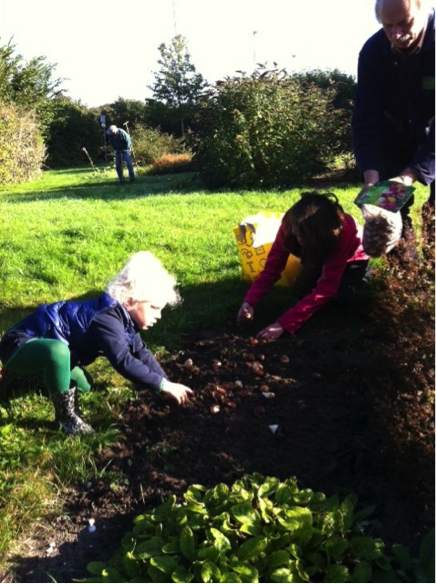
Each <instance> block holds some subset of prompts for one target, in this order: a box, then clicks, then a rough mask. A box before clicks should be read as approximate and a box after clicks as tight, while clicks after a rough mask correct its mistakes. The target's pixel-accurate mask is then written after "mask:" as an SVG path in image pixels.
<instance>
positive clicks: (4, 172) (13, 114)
mask: <svg viewBox="0 0 436 584" xmlns="http://www.w3.org/2000/svg"><path fill="white" fill-rule="evenodd" d="M44 154H45V148H44V142H43V140H42V137H41V133H40V130H39V127H38V122H37V119H36V115H35V113H34V112H33V111H31V110H26V109H24V108H21V107H19V106H17V105H15V104H14V103H7V104H6V103H3V102H0V184H11V183H20V182H25V181H28V180H31V179H33V178H35V177H37V176H38V175H39V174H40V172H41V167H42V164H43V161H44Z"/></svg>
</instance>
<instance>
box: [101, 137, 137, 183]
mask: <svg viewBox="0 0 436 584" xmlns="http://www.w3.org/2000/svg"><path fill="white" fill-rule="evenodd" d="M106 134H107V136H108V139H109V142H110V144H111V146H112V148H113V149H114V150H115V167H116V169H117V175H118V178H119V179H120V183H121V184H123V183H124V176H123V160H124V162H125V163H126V165H127V169H128V171H129V178H130V182H131V183H133V182H135V173H134V172H133V166H132V159H131V157H130V148H131V145H132V142H131V140H130V136H129V134H127V132H125V131H124V130H121V129H120V128H117V127H116V126H109V128H108V130H107V132H106Z"/></svg>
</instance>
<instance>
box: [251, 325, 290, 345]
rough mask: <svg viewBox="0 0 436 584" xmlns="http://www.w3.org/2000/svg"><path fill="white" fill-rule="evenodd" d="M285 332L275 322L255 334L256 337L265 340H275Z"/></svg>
mask: <svg viewBox="0 0 436 584" xmlns="http://www.w3.org/2000/svg"><path fill="white" fill-rule="evenodd" d="M284 332H285V329H284V328H283V327H282V325H281V324H279V323H278V322H275V323H274V324H270V325H269V326H267V327H266V328H264V329H263V330H262V331H260V333H258V334H257V338H258V339H265V340H266V341H275V340H276V339H278V338H279V337H280V335H282V334H283V333H284Z"/></svg>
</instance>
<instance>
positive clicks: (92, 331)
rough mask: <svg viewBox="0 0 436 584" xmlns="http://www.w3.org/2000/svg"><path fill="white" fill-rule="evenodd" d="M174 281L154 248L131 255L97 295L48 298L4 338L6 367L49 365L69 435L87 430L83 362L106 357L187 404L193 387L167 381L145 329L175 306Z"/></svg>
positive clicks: (0, 355) (29, 369) (0, 348)
mask: <svg viewBox="0 0 436 584" xmlns="http://www.w3.org/2000/svg"><path fill="white" fill-rule="evenodd" d="M175 287H176V281H175V279H174V277H173V276H171V275H170V274H169V273H168V272H167V271H166V270H165V268H164V267H163V266H162V264H161V262H160V261H159V260H158V259H157V258H156V257H155V256H154V255H153V254H152V253H151V252H148V251H140V252H138V253H136V254H134V255H133V256H132V257H130V258H129V260H128V261H127V263H126V264H125V266H124V267H123V269H122V270H121V271H120V272H119V273H118V274H117V275H116V276H115V277H114V278H113V280H112V281H111V282H110V283H109V285H108V286H107V288H106V291H105V292H103V294H101V295H100V296H98V297H97V298H93V299H92V300H87V301H84V302H68V301H67V302H65V301H61V302H56V303H54V304H46V305H42V306H40V307H39V308H37V310H36V311H35V312H33V313H32V314H30V315H29V316H28V317H26V318H25V319H24V320H22V321H21V322H19V323H18V324H16V325H15V326H14V327H12V328H11V329H10V330H9V331H7V332H6V334H5V335H4V337H3V338H2V340H1V341H0V359H1V361H2V363H3V367H4V369H5V370H6V371H7V370H10V371H15V372H18V373H36V372H43V373H44V380H45V384H46V387H47V389H48V391H49V393H50V395H51V397H52V400H53V403H54V407H55V414H56V418H55V422H56V424H57V426H58V427H60V428H62V429H63V430H64V431H65V432H66V433H67V434H72V433H76V432H84V433H89V432H92V428H91V427H90V426H89V424H87V423H86V422H84V421H83V420H82V418H81V415H80V412H79V410H78V402H77V389H80V390H81V391H84V392H87V391H89V390H90V388H91V379H90V376H89V375H88V374H87V373H86V371H85V370H84V369H83V366H86V365H89V364H90V363H92V362H94V361H95V360H96V359H97V357H99V356H105V357H106V358H107V359H108V360H109V362H110V364H111V365H112V367H113V368H114V369H115V370H116V371H117V372H118V373H119V374H120V375H122V376H123V377H125V378H126V379H128V380H129V381H132V382H134V383H136V384H138V385H141V386H145V387H147V388H148V389H150V390H152V391H154V392H155V393H162V394H164V395H168V396H169V397H171V398H172V399H174V400H175V401H176V402H177V403H178V404H184V403H186V401H187V400H188V398H189V396H190V395H191V394H192V390H191V389H189V388H188V387H186V386H184V385H181V384H179V383H173V382H171V381H169V379H168V378H167V375H166V374H165V372H164V371H163V369H162V368H161V367H160V365H159V363H158V362H157V361H156V359H155V358H154V357H153V355H152V354H151V353H150V352H149V351H148V350H147V348H146V346H145V344H144V342H143V341H142V338H141V336H140V334H139V332H140V331H145V330H147V329H149V328H150V327H152V326H153V325H154V324H155V323H156V322H157V321H158V320H159V319H160V318H161V312H162V310H163V308H164V307H165V306H166V305H167V304H168V305H172V306H174V305H176V304H177V303H178V302H179V300H180V297H179V294H178V292H177V291H176V288H175Z"/></svg>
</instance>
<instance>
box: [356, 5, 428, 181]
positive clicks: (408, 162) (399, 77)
mask: <svg viewBox="0 0 436 584" xmlns="http://www.w3.org/2000/svg"><path fill="white" fill-rule="evenodd" d="M434 27H435V15H434V12H432V14H431V15H430V16H429V20H428V24H427V28H426V31H425V37H424V42H423V45H422V48H421V51H420V52H419V53H417V54H414V55H409V56H407V55H403V54H399V53H398V52H395V51H393V50H392V48H391V43H390V41H389V40H388V38H387V36H386V34H385V32H384V30H383V29H381V30H379V31H378V32H377V33H376V34H374V35H373V36H372V37H371V38H370V39H369V40H368V41H367V42H366V43H365V45H364V46H363V48H362V50H361V52H360V55H359V66H358V77H357V83H358V85H357V94H356V103H355V108H354V113H353V120H352V133H353V144H354V153H355V156H356V160H357V164H358V166H359V169H360V170H361V172H364V171H365V170H369V169H373V170H378V171H379V172H380V174H381V177H382V178H385V179H386V178H392V177H393V176H395V174H397V173H399V172H401V170H404V168H405V167H406V166H407V167H409V168H411V169H412V170H413V171H414V172H415V173H416V174H417V175H418V177H419V180H420V182H422V183H424V184H430V183H431V182H432V181H433V180H434V177H435V134H434V114H435V95H434V77H435V42H434ZM393 157H394V158H395V160H394V159H393ZM397 167H398V169H397V170H394V169H396V168H397ZM390 172H391V173H392V172H393V173H394V174H392V175H391V176H386V174H389V173H390ZM383 175H384V176H383Z"/></svg>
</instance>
